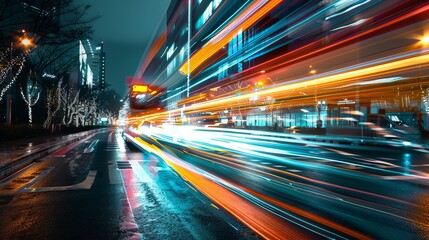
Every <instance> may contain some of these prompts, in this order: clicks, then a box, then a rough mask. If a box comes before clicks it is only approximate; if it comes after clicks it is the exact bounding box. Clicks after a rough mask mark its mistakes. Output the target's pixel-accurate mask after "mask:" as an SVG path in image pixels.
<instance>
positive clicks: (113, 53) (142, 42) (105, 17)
mask: <svg viewBox="0 0 429 240" xmlns="http://www.w3.org/2000/svg"><path fill="white" fill-rule="evenodd" d="M77 3H79V4H89V5H91V8H90V12H89V16H97V15H98V16H100V18H99V19H97V20H96V21H95V22H94V31H95V32H94V37H93V40H94V42H100V41H103V42H104V46H105V52H106V82H107V84H109V85H110V86H111V88H114V89H116V90H117V92H118V93H119V94H121V95H124V94H125V93H126V91H127V86H126V84H125V78H126V77H127V76H133V75H134V74H135V72H136V70H137V69H138V67H139V63H140V60H141V58H142V57H143V55H144V53H145V51H146V50H147V49H148V47H149V45H150V42H151V41H152V39H153V38H154V35H155V33H154V32H155V30H156V29H157V28H158V26H159V25H160V23H161V21H163V18H165V15H166V12H167V8H168V5H169V4H170V0H123V1H119V0H77Z"/></svg>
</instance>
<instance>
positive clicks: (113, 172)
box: [107, 161, 122, 184]
mask: <svg viewBox="0 0 429 240" xmlns="http://www.w3.org/2000/svg"><path fill="white" fill-rule="evenodd" d="M107 169H108V171H109V182H110V184H121V183H122V177H121V173H120V171H119V170H118V169H117V168H116V165H115V163H114V162H112V161H109V162H108V163H107Z"/></svg>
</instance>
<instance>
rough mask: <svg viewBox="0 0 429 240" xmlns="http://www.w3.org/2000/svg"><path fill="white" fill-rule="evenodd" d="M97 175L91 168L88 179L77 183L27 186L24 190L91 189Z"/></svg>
mask: <svg viewBox="0 0 429 240" xmlns="http://www.w3.org/2000/svg"><path fill="white" fill-rule="evenodd" d="M96 175H97V171H95V170H91V171H89V173H88V176H87V177H86V179H85V180H84V181H83V182H81V183H77V184H74V185H69V186H57V187H40V188H27V189H25V190H24V191H25V192H52V191H67V190H81V189H90V188H91V187H92V184H93V183H94V180H95V176H96Z"/></svg>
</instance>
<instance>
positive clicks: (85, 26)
mask: <svg viewBox="0 0 429 240" xmlns="http://www.w3.org/2000/svg"><path fill="white" fill-rule="evenodd" d="M89 7H90V6H89V5H76V4H75V3H74V1H73V0H40V1H31V0H3V1H1V2H0V43H1V46H0V60H2V62H4V61H5V62H7V61H8V59H9V58H7V57H5V56H6V55H7V54H2V53H6V52H7V51H8V48H9V43H11V42H13V41H16V39H15V38H16V37H17V36H18V35H17V34H16V33H17V32H19V31H20V30H21V29H25V32H22V33H21V35H22V34H24V35H25V37H28V38H30V39H31V40H32V42H33V45H32V46H31V48H30V49H31V54H29V55H26V56H25V61H26V65H27V66H26V67H29V68H30V69H31V70H32V73H33V74H32V75H31V76H32V78H31V79H30V81H31V82H32V83H31V84H32V85H33V86H35V85H38V86H41V87H42V91H43V92H44V94H43V96H44V97H45V100H46V101H45V102H46V103H47V106H46V107H47V109H48V111H47V113H48V116H47V119H46V121H45V123H46V122H50V121H51V120H52V118H53V117H54V116H50V115H49V114H52V113H54V112H55V111H54V112H51V111H50V110H49V109H50V107H52V106H53V105H55V104H56V103H53V102H49V100H50V99H51V100H52V99H54V98H53V97H52V93H54V92H58V91H57V90H54V91H51V89H50V87H49V84H45V83H44V82H43V77H42V76H43V75H44V74H45V73H49V74H51V75H56V76H57V78H56V80H57V81H58V82H60V79H61V76H64V74H65V73H66V72H68V71H69V70H70V69H71V68H72V67H73V66H74V65H75V64H76V62H77V59H78V51H77V50H76V49H78V41H79V40H80V39H86V38H90V37H91V35H92V32H93V31H92V26H91V25H90V23H91V22H92V21H93V20H95V18H88V17H87V16H86V14H87V11H88V9H89ZM21 37H22V36H21ZM0 66H1V71H0V81H1V82H0V83H2V85H0V90H1V96H0V100H1V97H2V96H3V94H4V93H5V92H6V91H7V90H8V89H9V88H10V86H11V85H12V84H13V82H14V81H15V80H16V81H18V82H19V83H18V84H19V85H20V86H21V87H22V88H25V86H26V85H27V84H28V83H27V82H28V79H27V78H13V79H10V78H6V77H5V76H6V75H5V72H7V71H8V68H11V67H15V64H14V63H9V64H1V65H0ZM19 70H20V69H19ZM13 72H14V73H17V74H18V73H19V71H18V70H14V71H13ZM17 74H16V75H17ZM6 79H7V80H6ZM50 85H51V84H50ZM6 87H8V88H6ZM58 98H59V97H56V98H55V101H57V100H56V99H58ZM44 125H45V124H44Z"/></svg>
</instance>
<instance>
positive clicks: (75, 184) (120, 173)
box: [0, 131, 259, 239]
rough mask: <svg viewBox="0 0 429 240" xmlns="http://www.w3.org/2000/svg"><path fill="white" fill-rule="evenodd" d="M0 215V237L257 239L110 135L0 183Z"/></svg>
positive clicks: (149, 158)
mask: <svg viewBox="0 0 429 240" xmlns="http://www.w3.org/2000/svg"><path fill="white" fill-rule="evenodd" d="M92 146H94V148H93V149H91V148H90V147H92ZM0 216H1V217H0V236H1V239H258V238H259V237H258V236H257V234H255V233H254V232H252V231H251V230H250V229H249V228H248V227H246V226H244V225H243V224H242V223H240V222H239V221H238V220H236V219H235V218H234V217H232V216H231V215H230V214H228V213H226V212H225V211H224V210H222V209H221V208H219V207H218V206H216V204H214V203H213V202H212V201H210V200H209V199H208V198H206V197H205V196H204V195H203V194H201V193H200V192H198V191H196V190H195V189H194V188H193V187H192V186H191V185H190V184H188V183H187V182H186V181H185V180H183V179H182V178H181V177H180V176H179V175H177V174H176V173H175V172H174V171H172V170H171V169H170V168H169V167H168V166H166V165H165V163H164V162H163V161H160V160H159V159H158V158H157V157H156V156H154V155H151V154H149V153H143V152H141V151H140V150H138V149H136V148H134V147H132V146H130V145H125V144H124V141H123V139H122V138H121V136H120V135H118V134H116V133H115V132H114V131H106V132H103V133H100V134H96V135H93V136H91V137H88V138H86V139H83V140H82V141H80V142H79V143H77V144H75V145H73V146H70V147H69V148H66V149H62V150H60V151H59V152H57V153H54V154H51V155H49V156H47V157H45V158H43V159H40V160H39V161H38V162H36V163H34V164H32V165H31V166H30V167H28V168H26V169H25V170H23V171H21V172H20V173H18V174H15V175H13V176H12V177H9V178H8V179H6V180H4V181H2V182H1V183H0Z"/></svg>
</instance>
